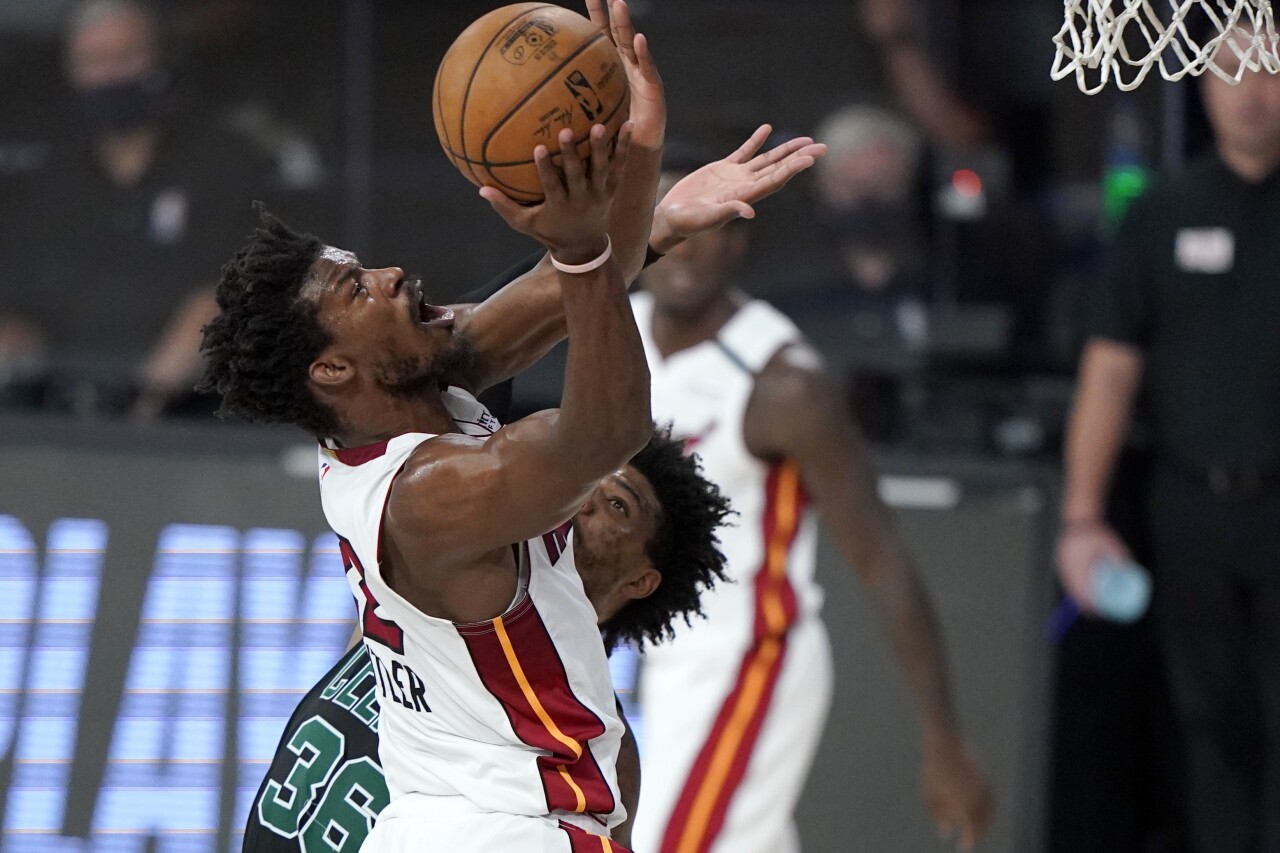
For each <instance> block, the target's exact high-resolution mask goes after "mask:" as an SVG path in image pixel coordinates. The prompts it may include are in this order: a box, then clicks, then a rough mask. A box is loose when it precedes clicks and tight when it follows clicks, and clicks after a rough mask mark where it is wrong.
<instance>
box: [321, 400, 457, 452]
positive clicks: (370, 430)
mask: <svg viewBox="0 0 1280 853" xmlns="http://www.w3.org/2000/svg"><path fill="white" fill-rule="evenodd" d="M362 408H363V411H364V412H366V413H367V416H366V417H362V418H360V419H359V420H355V421H350V420H349V421H348V424H347V425H346V426H344V428H343V429H341V430H340V431H339V432H338V433H337V434H336V435H334V436H333V438H334V439H335V440H336V441H337V442H338V444H339V445H341V446H342V447H363V446H364V445H366V444H376V443H377V442H379V441H386V440H388V439H391V438H395V437H396V436H398V435H404V434H405V433H410V432H424V433H429V434H431V435H441V434H443V433H448V432H458V431H459V430H458V425H457V424H456V423H454V421H453V417H452V416H451V415H450V414H449V410H448V409H447V408H445V405H444V400H443V399H442V398H441V397H440V395H438V394H435V395H432V396H431V397H429V398H422V399H415V400H405V399H399V398H394V397H384V398H382V399H380V400H379V401H378V403H377V405H376V406H374V405H371V406H368V407H362Z"/></svg>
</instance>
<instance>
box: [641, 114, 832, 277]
mask: <svg viewBox="0 0 1280 853" xmlns="http://www.w3.org/2000/svg"><path fill="white" fill-rule="evenodd" d="M772 131H773V128H772V127H770V126H769V125H767V124H763V125H761V126H760V127H759V128H757V129H756V132H755V133H753V134H751V136H750V138H748V139H747V141H746V142H744V143H743V144H742V145H741V146H740V147H739V148H738V150H737V151H734V152H733V153H732V154H730V155H729V156H728V157H725V158H723V159H721V160H716V161H715V162H714V163H708V164H707V165H705V166H703V167H702V168H701V169H698V170H697V171H694V172H691V173H689V174H688V175H686V176H685V177H684V178H682V179H681V180H680V181H679V182H678V183H677V184H676V185H675V186H673V187H672V188H671V189H670V190H669V191H668V192H667V194H666V195H664V196H663V197H662V200H661V201H660V202H658V209H657V211H656V213H655V215H654V241H653V243H654V246H655V248H657V249H658V250H659V251H666V250H667V249H668V248H670V247H671V246H672V245H674V243H676V242H679V241H680V240H683V239H686V238H688V237H692V236H693V235H694V234H698V233H701V232H703V231H712V230H714V229H716V228H719V227H720V226H722V225H724V224H725V223H727V222H730V221H732V220H734V219H738V218H743V219H754V218H755V215H756V212H755V208H754V207H753V206H752V205H754V204H755V203H756V202H758V201H760V200H761V199H763V198H766V197H767V196H770V195H773V194H774V193H776V192H777V191H778V190H780V189H782V188H783V187H785V186H786V185H787V183H788V182H789V181H790V180H791V179H792V178H794V177H795V176H796V175H798V174H800V173H801V172H803V171H804V170H805V169H808V168H809V167H810V166H812V165H813V164H814V163H815V162H816V161H817V159H818V158H819V157H821V156H823V155H824V154H826V153H827V146H826V145H823V144H822V143H820V142H814V141H813V139H811V138H810V137H807V136H802V137H798V138H796V139H792V140H789V141H787V142H784V143H783V144H782V145H779V146H777V147H776V148H771V149H769V150H768V151H766V152H764V153H763V154H758V153H757V152H758V151H759V150H760V146H762V145H764V142H765V140H766V139H767V138H768V137H769V134H770V133H771V132H772Z"/></svg>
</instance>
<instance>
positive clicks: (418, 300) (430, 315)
mask: <svg viewBox="0 0 1280 853" xmlns="http://www.w3.org/2000/svg"><path fill="white" fill-rule="evenodd" d="M408 286H409V288H410V290H409V304H410V306H411V307H412V309H413V311H414V312H415V313H416V314H417V321H418V322H419V323H421V324H422V325H424V326H430V327H433V328H434V327H437V326H445V327H447V326H452V325H453V309H451V308H445V307H443V306H441V305H432V304H431V303H430V302H428V301H427V295H426V294H425V293H424V292H423V291H422V282H421V281H415V282H411V283H409V285H408Z"/></svg>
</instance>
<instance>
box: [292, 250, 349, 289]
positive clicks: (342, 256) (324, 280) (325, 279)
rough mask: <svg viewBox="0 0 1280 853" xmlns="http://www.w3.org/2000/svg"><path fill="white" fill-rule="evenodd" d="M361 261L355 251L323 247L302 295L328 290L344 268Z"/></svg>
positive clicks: (312, 265)
mask: <svg viewBox="0 0 1280 853" xmlns="http://www.w3.org/2000/svg"><path fill="white" fill-rule="evenodd" d="M359 263H360V259H359V258H357V257H356V255H355V252H349V251H347V250H346V249H339V248H338V247H337V246H325V247H323V248H322V249H321V250H320V253H319V254H318V255H316V259H315V261H314V262H313V263H312V264H311V272H310V273H309V274H308V275H307V281H306V283H305V284H303V286H302V296H303V297H304V298H311V297H316V296H319V295H320V294H321V293H324V292H326V291H328V290H329V289H331V288H332V287H333V283H334V280H335V279H336V278H337V276H338V275H339V273H340V272H341V271H342V270H343V269H345V268H347V267H349V266H351V265H352V264H357V265H358V264H359Z"/></svg>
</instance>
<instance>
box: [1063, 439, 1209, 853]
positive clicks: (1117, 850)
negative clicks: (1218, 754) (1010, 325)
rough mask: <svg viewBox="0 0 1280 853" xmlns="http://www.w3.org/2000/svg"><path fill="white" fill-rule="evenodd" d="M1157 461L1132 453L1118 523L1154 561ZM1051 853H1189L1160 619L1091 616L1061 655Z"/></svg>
mask: <svg viewBox="0 0 1280 853" xmlns="http://www.w3.org/2000/svg"><path fill="white" fill-rule="evenodd" d="M1150 467H1151V466H1150V459H1149V458H1148V457H1147V455H1146V454H1144V453H1141V452H1139V451H1137V450H1133V449H1127V450H1126V451H1125V453H1124V455H1123V456H1122V457H1121V458H1120V460H1119V465H1118V468H1117V471H1116V477H1115V481H1114V484H1113V485H1112V489H1111V493H1110V495H1109V496H1108V499H1107V507H1108V520H1109V521H1110V522H1111V524H1112V525H1113V526H1114V527H1115V529H1116V532H1118V533H1119V534H1120V536H1121V538H1122V539H1124V541H1125V542H1126V543H1127V544H1128V545H1129V547H1130V548H1131V549H1133V553H1134V556H1135V557H1137V559H1138V561H1139V562H1141V563H1143V564H1144V565H1146V566H1148V567H1150V568H1151V569H1152V570H1158V568H1159V567H1158V566H1157V565H1156V564H1155V562H1154V560H1153V558H1152V556H1151V543H1150V535H1149V526H1150V525H1148V523H1147V519H1146V495H1147V491H1148V483H1149V477H1150V473H1151V472H1150ZM1054 651H1055V664H1056V665H1055V685H1054V692H1055V699H1054V714H1053V728H1052V758H1051V770H1050V779H1049V786H1050V787H1049V804H1048V810H1049V813H1048V833H1047V845H1046V853H1187V841H1186V830H1185V827H1184V821H1183V817H1184V813H1185V812H1186V807H1185V805H1184V803H1183V801H1182V798H1181V793H1182V785H1181V761H1180V757H1179V754H1178V735H1177V729H1176V727H1175V725H1174V722H1173V711H1172V708H1171V707H1170V701H1169V689H1168V685H1167V683H1166V679H1165V672H1164V665H1163V662H1162V660H1161V657H1160V652H1159V643H1158V639H1157V636H1156V629H1155V621H1154V618H1153V617H1152V615H1151V614H1150V613H1148V614H1147V616H1144V617H1143V618H1142V619H1140V620H1139V621H1137V622H1136V623H1134V624H1132V625H1117V624H1115V623H1113V622H1108V621H1106V620H1104V619H1090V618H1087V617H1081V618H1079V619H1077V620H1075V622H1074V623H1073V624H1072V625H1071V628H1070V630H1068V631H1067V632H1066V634H1065V635H1064V636H1063V637H1062V638H1061V640H1060V641H1059V642H1058V644H1057V646H1056V648H1055V650H1054Z"/></svg>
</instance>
